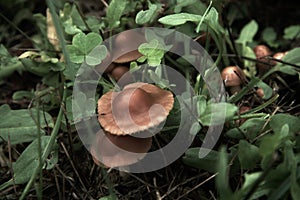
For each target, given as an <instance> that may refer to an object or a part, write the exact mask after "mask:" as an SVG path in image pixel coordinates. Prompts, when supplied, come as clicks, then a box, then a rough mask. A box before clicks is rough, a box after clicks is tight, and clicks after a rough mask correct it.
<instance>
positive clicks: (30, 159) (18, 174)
mask: <svg viewBox="0 0 300 200" xmlns="http://www.w3.org/2000/svg"><path fill="white" fill-rule="evenodd" d="M49 140H50V136H42V137H41V150H42V151H44V150H45V147H46V146H47V144H48V142H49ZM57 149H58V145H57V144H56V146H54V148H53V150H52V152H51V154H50V157H52V156H53V157H54V158H57V157H58V151H57ZM38 150H39V148H38V141H37V139H35V140H34V141H33V142H32V143H31V144H30V145H29V146H28V147H27V148H26V149H25V150H24V151H23V152H22V154H21V155H20V157H19V158H18V159H17V161H16V162H15V163H13V172H14V178H13V179H10V180H9V181H7V182H5V183H3V184H2V185H1V186H0V190H1V189H4V188H6V187H8V186H10V185H14V184H23V183H26V182H27V181H29V179H30V177H31V176H32V174H33V172H34V170H35V169H36V168H37V167H38V165H39V161H38V153H37V152H38ZM41 153H42V152H41ZM46 162H47V163H49V164H50V163H51V165H49V166H47V165H45V166H42V167H43V168H47V169H51V168H53V167H54V165H55V164H56V162H57V159H50V160H48V161H46Z"/></svg>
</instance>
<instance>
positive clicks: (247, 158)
mask: <svg viewBox="0 0 300 200" xmlns="http://www.w3.org/2000/svg"><path fill="white" fill-rule="evenodd" d="M238 158H239V161H240V163H241V167H242V169H253V168H254V167H255V165H256V163H257V162H258V161H259V160H260V155H259V148H258V147H257V146H255V145H252V144H250V143H249V142H247V141H246V140H240V142H239V145H238Z"/></svg>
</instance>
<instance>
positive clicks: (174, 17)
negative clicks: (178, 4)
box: [158, 13, 202, 26]
mask: <svg viewBox="0 0 300 200" xmlns="http://www.w3.org/2000/svg"><path fill="white" fill-rule="evenodd" d="M201 18H202V16H201V15H195V14H190V13H178V14H171V15H167V16H164V17H162V18H160V19H159V20H158V22H160V23H162V24H165V25H170V26H178V25H181V24H185V23H186V22H199V21H200V20H201Z"/></svg>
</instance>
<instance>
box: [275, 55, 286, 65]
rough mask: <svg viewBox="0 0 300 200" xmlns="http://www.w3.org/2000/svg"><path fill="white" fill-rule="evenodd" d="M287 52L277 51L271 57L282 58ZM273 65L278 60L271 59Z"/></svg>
mask: <svg viewBox="0 0 300 200" xmlns="http://www.w3.org/2000/svg"><path fill="white" fill-rule="evenodd" d="M286 54H287V52H277V53H275V54H274V55H273V58H275V59H277V60H282V58H283V57H284V56H285V55H286ZM272 63H273V65H276V64H277V63H278V62H277V61H276V60H273V62H272Z"/></svg>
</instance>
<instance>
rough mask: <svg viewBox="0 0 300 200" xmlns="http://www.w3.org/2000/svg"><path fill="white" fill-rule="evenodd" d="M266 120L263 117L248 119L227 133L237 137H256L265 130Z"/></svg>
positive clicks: (250, 138)
mask: <svg viewBox="0 0 300 200" xmlns="http://www.w3.org/2000/svg"><path fill="white" fill-rule="evenodd" d="M265 123H266V120H265V119H263V118H251V119H247V120H246V121H245V122H244V123H243V124H242V125H241V126H240V127H239V128H233V129H230V130H228V131H227V132H226V135H227V136H229V137H231V138H236V139H244V138H246V139H249V140H252V139H254V138H255V137H256V136H257V135H259V134H260V133H261V132H262V131H263V130H262V129H263V127H264V124H265Z"/></svg>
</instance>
